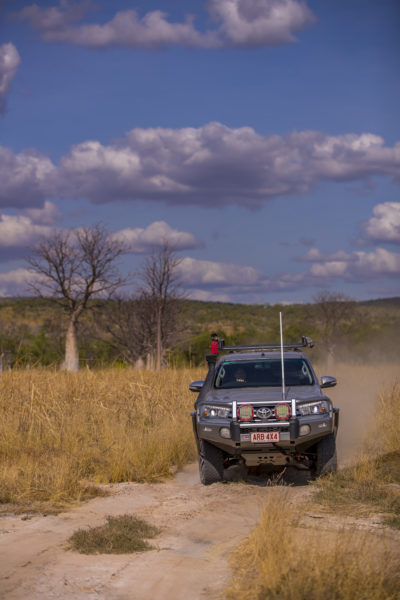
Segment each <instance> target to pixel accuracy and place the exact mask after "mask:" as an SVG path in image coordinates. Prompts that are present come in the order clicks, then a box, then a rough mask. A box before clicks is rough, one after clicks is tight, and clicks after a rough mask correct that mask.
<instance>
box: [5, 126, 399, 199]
mask: <svg viewBox="0 0 400 600" xmlns="http://www.w3.org/2000/svg"><path fill="white" fill-rule="evenodd" d="M374 176H390V177H391V178H392V179H393V180H394V181H396V182H399V181H400V143H399V142H398V143H396V144H395V145H394V146H392V147H389V146H385V143H384V140H383V139H382V138H381V137H379V136H376V135H372V134H369V133H363V134H359V135H358V134H353V133H348V134H344V135H338V136H328V135H325V134H324V133H322V132H316V131H303V132H294V133H290V134H287V135H282V136H279V135H265V136H263V135H259V134H258V133H257V132H256V131H254V129H252V128H251V127H241V128H238V129H231V128H229V127H226V126H224V125H222V124H221V123H208V124H207V125H204V126H202V127H199V128H189V127H187V128H183V129H165V128H149V129H142V128H136V129H133V130H131V131H129V132H128V133H127V134H126V135H125V137H124V138H122V139H120V140H117V141H115V142H113V143H111V144H109V145H104V144H101V143H100V142H99V141H96V140H87V141H85V142H82V143H81V144H77V145H75V146H73V147H72V148H71V150H70V152H69V153H68V154H66V155H65V156H63V157H62V158H61V159H60V164H59V165H58V166H55V165H53V163H52V162H51V161H50V159H49V158H47V157H46V156H44V155H42V154H39V153H37V152H34V151H33V150H26V151H23V152H21V153H20V154H17V155H14V154H12V153H11V152H10V151H9V150H7V149H6V148H1V147H0V207H1V206H3V207H5V206H17V207H26V208H28V207H33V206H40V205H41V204H42V203H43V201H44V200H45V199H46V198H48V199H49V198H56V197H68V198H82V197H85V198H87V199H89V200H90V201H91V202H93V203H95V204H96V203H98V204H101V203H107V202H114V201H117V200H126V201H135V200H146V199H149V200H161V201H165V202H167V203H170V204H185V205H188V204H198V205H201V206H209V207H214V206H224V205H228V204H238V205H241V206H247V207H249V208H254V207H259V206H261V205H262V204H263V203H264V202H265V201H267V200H268V199H270V198H276V197H278V196H283V195H294V194H304V193H306V192H308V191H309V190H310V189H311V188H312V187H314V186H315V185H316V184H317V183H318V182H320V181H324V180H327V181H336V182H343V181H360V180H362V181H363V180H364V181H365V180H369V179H370V178H371V177H374Z"/></svg>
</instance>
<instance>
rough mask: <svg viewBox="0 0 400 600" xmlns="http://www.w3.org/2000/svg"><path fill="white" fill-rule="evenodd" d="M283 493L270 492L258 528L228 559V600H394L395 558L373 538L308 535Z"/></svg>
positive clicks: (398, 566)
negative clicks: (230, 574) (230, 566)
mask: <svg viewBox="0 0 400 600" xmlns="http://www.w3.org/2000/svg"><path fill="white" fill-rule="evenodd" d="M289 501H290V498H289V496H288V493H287V490H282V489H275V490H271V493H270V494H269V496H268V499H267V502H266V505H265V509H264V512H263V514H262V516H261V519H260V522H259V524H258V526H257V527H256V529H255V530H254V531H253V533H252V534H251V535H250V537H249V538H248V539H247V540H245V541H244V542H243V543H242V544H241V545H240V546H239V547H238V548H237V550H236V552H235V554H234V555H233V557H232V567H233V579H232V581H231V583H230V585H229V586H228V589H227V590H226V599H227V600H239V599H240V600H264V599H265V600H321V599H323V600H353V599H355V598H362V599H363V600H383V598H384V599H385V600H394V599H398V598H400V558H399V555H398V553H396V552H395V551H394V550H393V548H391V547H390V546H389V545H387V546H386V545H385V544H384V543H383V542H382V540H379V538H377V536H374V535H371V534H368V533H367V532H359V531H355V530H349V531H329V529H325V530H322V529H320V530H316V529H307V528H305V527H302V526H301V525H300V523H299V521H300V517H301V509H299V507H293V506H290V502H289Z"/></svg>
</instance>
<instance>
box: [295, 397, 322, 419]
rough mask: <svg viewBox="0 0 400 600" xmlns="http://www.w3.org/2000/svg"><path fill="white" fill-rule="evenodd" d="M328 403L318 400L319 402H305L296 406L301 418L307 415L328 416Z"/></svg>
mask: <svg viewBox="0 0 400 600" xmlns="http://www.w3.org/2000/svg"><path fill="white" fill-rule="evenodd" d="M329 408H330V407H329V402H327V401H326V400H320V401H319V402H306V403H304V404H298V405H297V410H298V412H299V413H300V415H301V416H302V417H306V416H308V415H327V414H329Z"/></svg>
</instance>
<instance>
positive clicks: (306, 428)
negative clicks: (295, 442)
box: [299, 425, 311, 436]
mask: <svg viewBox="0 0 400 600" xmlns="http://www.w3.org/2000/svg"><path fill="white" fill-rule="evenodd" d="M310 431H311V427H310V426H309V425H300V430H299V434H300V436H302V435H308V434H309V433H310Z"/></svg>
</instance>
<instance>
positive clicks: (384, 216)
mask: <svg viewBox="0 0 400 600" xmlns="http://www.w3.org/2000/svg"><path fill="white" fill-rule="evenodd" d="M372 212H373V215H374V216H373V217H371V219H369V221H367V222H366V223H364V225H363V238H362V239H361V240H359V242H360V243H369V242H380V243H382V242H386V243H391V244H400V202H383V203H382V204H378V205H377V206H375V207H374V209H373V211H372Z"/></svg>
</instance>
